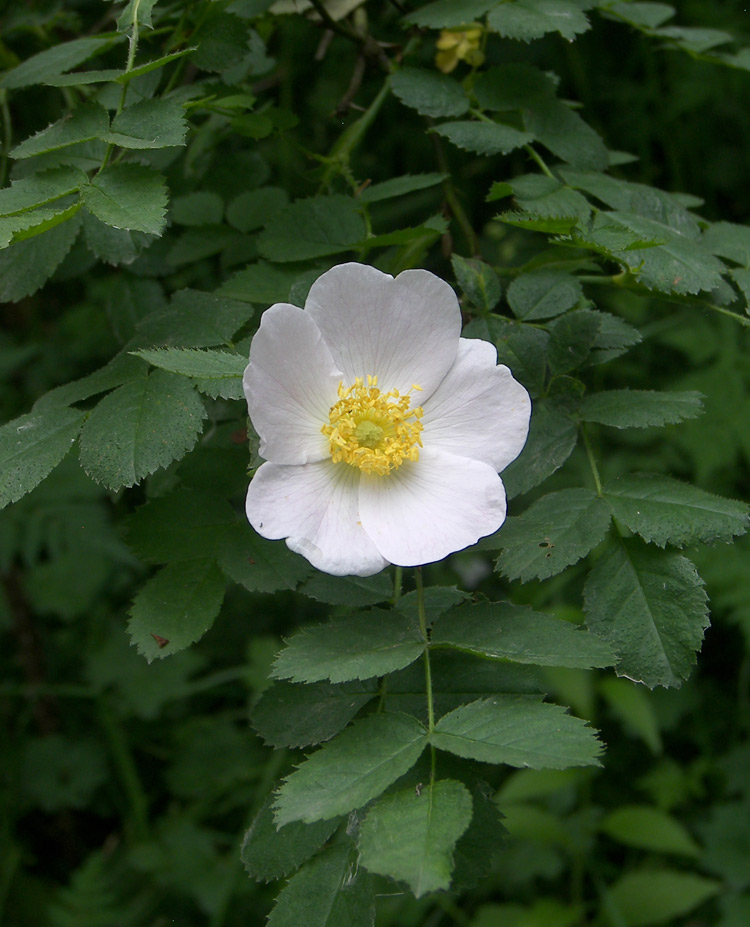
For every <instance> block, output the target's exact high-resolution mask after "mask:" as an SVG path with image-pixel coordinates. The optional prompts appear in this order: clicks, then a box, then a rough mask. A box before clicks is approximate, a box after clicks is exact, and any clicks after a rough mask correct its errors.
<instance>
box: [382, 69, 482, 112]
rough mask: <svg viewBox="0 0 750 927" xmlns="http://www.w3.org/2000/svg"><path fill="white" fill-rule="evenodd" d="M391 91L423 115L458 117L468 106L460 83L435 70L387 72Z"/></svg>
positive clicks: (467, 99) (467, 100)
mask: <svg viewBox="0 0 750 927" xmlns="http://www.w3.org/2000/svg"><path fill="white" fill-rule="evenodd" d="M391 90H393V92H394V93H395V95H396V96H397V97H398V98H399V100H401V102H402V103H404V104H406V106H409V107H411V108H412V109H415V110H416V111H417V112H418V113H421V114H422V115H423V116H436V117H441V116H461V115H463V114H464V113H465V112H466V111H467V110H468V109H469V98H468V97H467V96H466V91H465V90H464V88H463V87H462V86H461V84H460V83H459V82H458V81H457V80H455V79H454V78H452V77H449V76H448V75H447V74H440V73H439V72H438V71H428V70H426V69H425V68H410V67H405V68H399V70H397V71H396V72H394V73H393V74H392V75H391Z"/></svg>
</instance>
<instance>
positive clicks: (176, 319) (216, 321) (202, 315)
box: [131, 289, 255, 348]
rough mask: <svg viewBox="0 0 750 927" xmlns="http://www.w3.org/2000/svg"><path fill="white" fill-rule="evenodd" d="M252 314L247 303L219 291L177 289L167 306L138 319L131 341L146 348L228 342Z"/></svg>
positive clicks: (200, 346) (181, 346) (206, 345)
mask: <svg viewBox="0 0 750 927" xmlns="http://www.w3.org/2000/svg"><path fill="white" fill-rule="evenodd" d="M254 314H255V311H254V309H253V308H252V307H251V306H248V304H247V303H244V302H240V301H239V300H234V299H230V298H229V297H228V296H223V295H221V294H220V293H203V292H201V291H200V290H190V289H186V290H178V291H177V292H176V293H175V294H174V295H173V296H172V300H171V302H170V304H169V306H168V307H167V308H165V309H159V310H157V311H156V312H152V313H151V314H150V315H147V316H146V317H145V318H144V319H142V320H141V321H140V322H139V323H138V326H137V329H136V336H135V339H134V341H135V343H136V344H137V345H138V346H143V347H149V348H150V347H153V346H154V345H158V346H159V347H179V348H207V347H212V346H214V345H220V344H228V343H229V342H230V341H231V339H232V337H233V336H234V335H235V333H236V332H237V331H238V330H239V329H240V328H241V327H242V326H243V325H244V324H245V323H246V322H248V321H249V320H250V319H251V318H252V317H253V315H254ZM131 344H132V343H131Z"/></svg>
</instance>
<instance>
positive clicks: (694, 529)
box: [604, 473, 748, 547]
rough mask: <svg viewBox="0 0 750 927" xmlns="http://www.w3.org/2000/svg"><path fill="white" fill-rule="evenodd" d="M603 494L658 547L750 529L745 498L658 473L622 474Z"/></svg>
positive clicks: (715, 538)
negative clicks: (727, 496)
mask: <svg viewBox="0 0 750 927" xmlns="http://www.w3.org/2000/svg"><path fill="white" fill-rule="evenodd" d="M604 499H605V501H606V502H607V503H608V505H609V506H610V508H611V509H612V513H613V515H614V516H615V518H617V519H619V520H620V521H622V522H623V523H624V524H626V525H627V526H628V528H630V530H631V531H634V532H635V533H636V534H640V535H641V537H642V538H643V539H644V540H646V541H651V542H653V543H655V544H658V545H659V546H660V547H664V546H665V545H666V544H675V545H677V546H678V547H684V546H685V545H686V544H694V543H696V542H698V541H702V542H704V543H705V542H711V541H727V542H728V541H731V539H732V538H733V537H734V536H735V535H738V534H744V533H745V532H746V531H747V528H748V507H747V505H745V503H744V502H735V501H734V500H733V499H724V498H722V497H721V496H715V495H713V494H712V493H708V492H705V490H703V489H699V488H698V487H697V486H691V485H690V484H689V483H681V482H680V481H679V480H675V479H672V478H671V477H667V476H661V475H658V474H647V473H643V474H637V475H632V476H623V477H620V478H619V479H617V480H615V481H614V482H613V483H610V484H609V485H608V486H607V487H606V488H605V490H604Z"/></svg>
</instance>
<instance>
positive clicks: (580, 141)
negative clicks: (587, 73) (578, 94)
mask: <svg viewBox="0 0 750 927" xmlns="http://www.w3.org/2000/svg"><path fill="white" fill-rule="evenodd" d="M523 121H524V125H525V127H526V129H527V131H528V132H531V133H532V135H533V136H534V137H535V138H536V139H538V140H539V141H540V142H541V143H542V144H543V145H544V146H546V147H547V148H549V150H550V151H551V152H552V153H553V154H554V155H557V157H558V158H561V159H562V160H563V161H567V162H568V163H569V164H572V165H573V166H575V167H581V168H597V169H601V168H604V167H606V166H607V161H608V159H607V149H606V147H605V145H604V142H603V141H602V139H601V137H600V136H599V135H598V134H597V133H596V132H595V131H594V130H593V129H592V128H591V126H590V125H588V123H586V122H584V120H583V119H582V118H581V117H580V116H579V115H578V113H576V112H575V111H574V110H572V109H571V108H570V107H569V106H567V105H566V104H565V103H563V102H562V101H561V100H558V99H556V98H555V97H553V96H551V95H550V96H544V97H539V98H537V99H534V100H533V101H530V102H529V104H528V108H527V109H524V114H523Z"/></svg>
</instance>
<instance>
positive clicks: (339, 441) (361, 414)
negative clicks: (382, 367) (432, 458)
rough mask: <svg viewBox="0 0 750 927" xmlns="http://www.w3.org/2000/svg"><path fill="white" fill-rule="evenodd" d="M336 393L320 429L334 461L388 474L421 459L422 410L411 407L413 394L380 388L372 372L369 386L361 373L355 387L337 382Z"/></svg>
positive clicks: (380, 473)
mask: <svg viewBox="0 0 750 927" xmlns="http://www.w3.org/2000/svg"><path fill="white" fill-rule="evenodd" d="M413 386H414V389H421V387H419V386H417V385H416V384H413ZM338 392H339V401H338V402H337V403H336V404H335V405H333V406H331V411H330V413H329V415H328V424H327V425H323V427H322V428H321V431H322V432H323V434H324V435H326V436H327V437H328V442H329V446H330V449H331V460H333V462H334V463H339V462H341V461H343V462H344V463H348V464H349V465H350V466H352V467H359V469H360V470H362V472H363V473H374V474H377V475H378V476H385V475H386V474H387V473H390V472H391V470H395V469H396V468H397V467H400V466H401V464H402V463H403V462H404V461H405V460H418V459H419V448H420V447H421V446H422V440H421V438H420V432H421V431H422V423H421V422H420V421H419V419H421V418H422V408H421V406H415V407H414V408H413V409H412V408H410V404H411V399H410V397H409V396H402V395H401V394H400V393H399V391H398V390H397V389H392V390H391V391H390V392H388V393H383V392H381V391H380V389H379V388H378V378H377V377H371V376H368V377H367V386H365V384H364V380H363V379H362V378H361V377H357V379H356V380H355V381H354V383H353V384H352V385H351V386H347V387H345V386H344V384H343V382H342V383H339V390H338Z"/></svg>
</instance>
